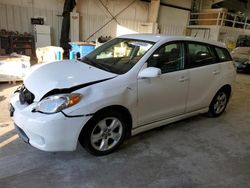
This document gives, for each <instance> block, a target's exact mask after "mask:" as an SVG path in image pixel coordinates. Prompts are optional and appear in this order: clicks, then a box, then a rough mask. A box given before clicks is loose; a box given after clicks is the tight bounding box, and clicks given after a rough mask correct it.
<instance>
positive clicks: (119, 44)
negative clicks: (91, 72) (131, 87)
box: [82, 38, 154, 74]
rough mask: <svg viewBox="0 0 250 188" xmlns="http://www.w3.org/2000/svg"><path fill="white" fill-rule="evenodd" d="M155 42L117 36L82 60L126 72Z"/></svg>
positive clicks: (109, 69) (119, 72) (115, 71)
mask: <svg viewBox="0 0 250 188" xmlns="http://www.w3.org/2000/svg"><path fill="white" fill-rule="evenodd" d="M153 44H154V43H153V42H148V41H142V40H136V39H122V38H115V39H113V40H111V41H109V42H107V43H105V44H103V45H102V46H100V47H99V48H97V49H96V50H94V51H93V52H91V53H90V54H88V55H86V56H85V57H83V58H82V61H83V62H84V63H88V64H90V65H92V66H95V67H98V68H100V69H103V70H106V71H109V72H112V73H115V74H124V73H126V72H128V71H129V70H130V69H131V68H132V67H133V66H134V65H135V64H136V63H137V62H138V61H139V60H140V58H141V57H142V56H143V55H144V54H145V53H146V52H147V51H148V50H149V49H150V48H151V47H152V46H153Z"/></svg>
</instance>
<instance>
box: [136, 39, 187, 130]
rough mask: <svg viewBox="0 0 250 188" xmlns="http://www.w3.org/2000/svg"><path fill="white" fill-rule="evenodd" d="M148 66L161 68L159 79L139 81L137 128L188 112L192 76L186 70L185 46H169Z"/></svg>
mask: <svg viewBox="0 0 250 188" xmlns="http://www.w3.org/2000/svg"><path fill="white" fill-rule="evenodd" d="M147 67H156V68H159V69H161V71H162V74H161V75H160V76H159V77H156V78H147V79H138V125H137V126H143V125H146V124H150V123H153V122H157V121H161V120H164V119H166V118H169V117H174V116H177V115H180V114H183V113H184V112H185V105H186V97H187V90H188V80H189V74H188V70H184V47H183V44H182V43H167V44H165V45H163V46H161V47H160V48H158V49H157V50H156V51H155V52H154V53H153V54H152V55H151V57H150V58H149V59H148V61H147Z"/></svg>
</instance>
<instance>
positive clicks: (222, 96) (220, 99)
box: [208, 90, 229, 117]
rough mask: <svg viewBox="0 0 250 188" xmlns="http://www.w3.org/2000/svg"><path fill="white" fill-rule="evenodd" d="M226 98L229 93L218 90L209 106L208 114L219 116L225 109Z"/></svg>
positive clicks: (227, 98)
mask: <svg viewBox="0 0 250 188" xmlns="http://www.w3.org/2000/svg"><path fill="white" fill-rule="evenodd" d="M228 100H229V95H228V93H227V92H226V91H225V90H220V91H218V93H217V94H216V95H215V96H214V98H213V100H212V102H211V104H210V106H209V111H208V114H209V115H210V116H212V117H218V116H220V115H221V114H222V113H223V112H224V111H225V109H226V107H227V103H228Z"/></svg>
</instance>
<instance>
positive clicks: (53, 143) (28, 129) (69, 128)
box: [10, 93, 91, 151]
mask: <svg viewBox="0 0 250 188" xmlns="http://www.w3.org/2000/svg"><path fill="white" fill-rule="evenodd" d="M18 95H19V94H18V93H15V94H14V95H13V97H12V98H11V107H10V109H11V108H13V109H12V111H14V112H10V114H11V113H13V116H12V119H13V121H14V124H15V125H16V129H17V132H18V133H19V136H20V137H21V138H22V139H23V140H24V141H25V142H28V143H29V144H31V145H32V146H34V147H36V148H38V149H40V150H44V151H72V150H75V148H76V146H77V142H78V137H79V134H80V132H81V130H82V128H83V126H84V125H85V124H86V122H87V121H88V120H89V119H90V118H91V116H83V117H66V116H65V115H64V114H63V113H61V112H59V113H55V114H43V113H39V112H32V109H33V108H34V106H35V105H36V104H35V103H32V104H30V105H27V104H25V105H22V104H21V103H20V101H19V97H18Z"/></svg>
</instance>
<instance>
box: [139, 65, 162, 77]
mask: <svg viewBox="0 0 250 188" xmlns="http://www.w3.org/2000/svg"><path fill="white" fill-rule="evenodd" d="M160 75H161V69H158V68H155V67H148V68H145V69H143V70H142V71H140V72H139V75H138V78H155V77H158V76H160Z"/></svg>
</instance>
